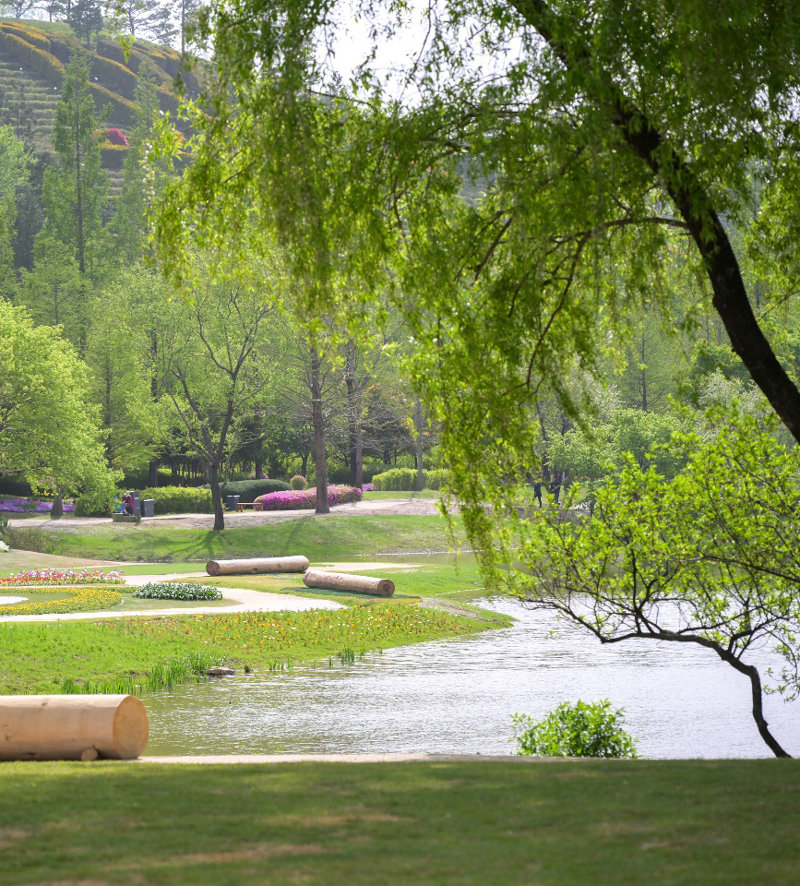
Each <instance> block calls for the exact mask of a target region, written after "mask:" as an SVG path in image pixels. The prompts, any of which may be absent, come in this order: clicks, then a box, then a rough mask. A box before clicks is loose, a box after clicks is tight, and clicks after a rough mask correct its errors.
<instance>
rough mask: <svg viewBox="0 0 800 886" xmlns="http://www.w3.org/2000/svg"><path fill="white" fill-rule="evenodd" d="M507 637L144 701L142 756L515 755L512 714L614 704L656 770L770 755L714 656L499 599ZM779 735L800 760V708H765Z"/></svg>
mask: <svg viewBox="0 0 800 886" xmlns="http://www.w3.org/2000/svg"><path fill="white" fill-rule="evenodd" d="M482 605H484V606H485V607H486V608H491V609H494V610H496V611H499V612H504V613H508V614H511V615H513V616H514V617H515V618H516V619H518V620H517V622H516V623H515V624H514V625H513V626H512V627H509V628H504V629H501V630H488V631H484V632H482V633H481V634H478V635H474V636H471V637H468V638H458V639H452V640H443V641H434V642H430V643H422V644H417V645H414V646H406V647H402V648H398V649H391V650H386V651H384V652H383V653H380V652H368V653H366V654H364V656H363V657H359V658H357V660H356V661H355V662H354V663H353V664H349V665H343V664H341V663H340V661H339V659H338V658H334V659H333V660H332V663H331V664H330V665H329V662H328V660H325V661H324V662H317V663H315V664H313V665H308V664H304V665H296V666H295V667H294V668H292V669H291V670H290V671H276V672H269V671H267V672H262V673H253V674H237V675H236V676H233V677H226V678H223V679H220V680H211V681H208V682H204V683H198V684H184V685H182V686H180V687H178V688H176V689H173V690H171V691H169V692H161V693H157V694H154V695H151V696H147V697H145V699H144V703H145V706H146V708H147V712H148V716H149V719H150V741H149V743H148V746H147V749H146V751H145V755H146V756H148V755H152V756H155V755H158V756H161V755H187V754H256V753H263V754H280V753H287V754H288V753H389V752H396V753H400V752H405V753H464V754H467V753H479V754H501V755H504V754H510V753H513V743H512V742H511V741H510V740H511V739H512V735H513V731H512V724H511V715H512V714H513V713H517V712H519V713H525V714H528V715H530V716H532V717H533V718H534V719H539V718H541V717H543V716H544V715H545V714H547V713H548V712H549V711H550V710H552V709H553V708H554V707H556V705H558V704H559V703H560V702H562V701H575V700H577V699H579V698H580V699H582V700H583V701H597V700H599V699H601V698H608V699H610V700H611V702H612V704H613V705H614V706H615V707H622V708H624V709H625V728H626V729H627V731H628V732H630V733H631V734H632V735H633V736H634V738H635V739H636V743H637V748H638V751H639V754H640V755H641V756H644V757H651V758H681V757H683V758H690V757H710V758H722V757H770V756H772V754H771V752H770V751H769V749H768V748H767V747H766V745H765V744H764V743H763V741H762V740H761V738H760V736H759V735H758V732H757V730H756V727H755V725H754V723H753V720H752V716H751V714H750V684H749V682H748V681H747V680H746V678H745V677H743V676H742V675H740V674H738V673H736V672H735V671H733V669H732V668H731V667H730V666H729V665H726V664H724V663H723V662H721V661H720V660H719V659H718V658H717V656H716V655H715V654H714V653H713V652H711V651H709V650H705V649H701V648H699V647H698V648H693V647H691V646H690V645H689V644H680V645H678V644H672V643H656V642H648V641H626V642H624V643H620V644H618V645H611V646H609V645H605V646H604V645H601V644H600V643H599V642H598V641H596V640H595V639H593V638H592V637H591V636H590V635H589V634H588V633H586V632H584V631H581V630H579V629H578V628H576V627H573V626H571V625H569V624H565V623H564V622H557V621H556V620H555V617H554V616H553V615H552V614H549V613H545V612H541V611H533V610H530V609H526V608H525V607H524V606H523V605H522V604H520V603H519V602H517V601H514V600H509V599H503V598H495V599H492V600H488V601H487V600H484V601H482ZM765 712H766V716H767V720H768V721H769V723H770V725H771V727H772V729H773V733H774V734H775V736H776V737H777V739H778V740H779V741H780V742H781V743H782V744H783V746H784V747H785V748H786V749H787V751H789V753H791V754H793V755H797V754H798V753H800V729H799V728H798V727H800V716H799V714H800V704H798V703H797V702H792V703H785V702H784V701H783V700H782V699H781V698H780V697H779V696H767V697H766V700H765Z"/></svg>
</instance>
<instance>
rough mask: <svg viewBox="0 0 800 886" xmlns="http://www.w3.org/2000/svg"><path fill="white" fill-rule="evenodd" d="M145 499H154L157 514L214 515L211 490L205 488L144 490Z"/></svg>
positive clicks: (172, 487)
mask: <svg viewBox="0 0 800 886" xmlns="http://www.w3.org/2000/svg"><path fill="white" fill-rule="evenodd" d="M140 495H141V497H142V498H143V499H145V498H152V499H153V512H154V513H156V514H212V513H213V512H214V509H213V506H212V504H211V490H210V489H207V488H205V487H204V486H200V487H197V486H159V487H158V488H157V489H153V488H148V489H143V490H142V492H141V493H140Z"/></svg>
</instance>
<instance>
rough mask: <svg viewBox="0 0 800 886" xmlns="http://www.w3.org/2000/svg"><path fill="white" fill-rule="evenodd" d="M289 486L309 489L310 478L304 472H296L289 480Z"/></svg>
mask: <svg viewBox="0 0 800 886" xmlns="http://www.w3.org/2000/svg"><path fill="white" fill-rule="evenodd" d="M289 486H290V488H292V489H308V480H306V478H305V477H304V476H303V475H302V474H295V475H294V477H292V478H291V479H290V480H289Z"/></svg>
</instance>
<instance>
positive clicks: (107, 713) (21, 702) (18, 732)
mask: <svg viewBox="0 0 800 886" xmlns="http://www.w3.org/2000/svg"><path fill="white" fill-rule="evenodd" d="M148 733H149V726H148V722H147V711H146V710H145V708H144V705H143V704H142V703H141V701H139V699H138V698H136V697H135V696H133V695H2V696H0V760H96V759H97V758H98V757H108V758H110V759H115V760H133V759H135V758H136V757H138V756H139V754H141V753H142V751H143V750H144V748H145V745H146V744H147V738H148Z"/></svg>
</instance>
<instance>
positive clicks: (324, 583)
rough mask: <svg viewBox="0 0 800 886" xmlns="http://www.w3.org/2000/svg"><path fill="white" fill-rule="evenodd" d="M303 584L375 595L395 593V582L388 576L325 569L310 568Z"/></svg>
mask: <svg viewBox="0 0 800 886" xmlns="http://www.w3.org/2000/svg"><path fill="white" fill-rule="evenodd" d="M303 584H305V586H306V587H307V588H324V589H325V590H329V591H352V592H353V593H355V594H370V595H372V596H373V597H391V596H392V594H393V593H394V582H393V581H390V580H389V579H388V578H373V577H372V576H371V575H350V573H348V572H325V570H323V569H309V570H308V571H307V572H306V574H305V575H304V576H303Z"/></svg>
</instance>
